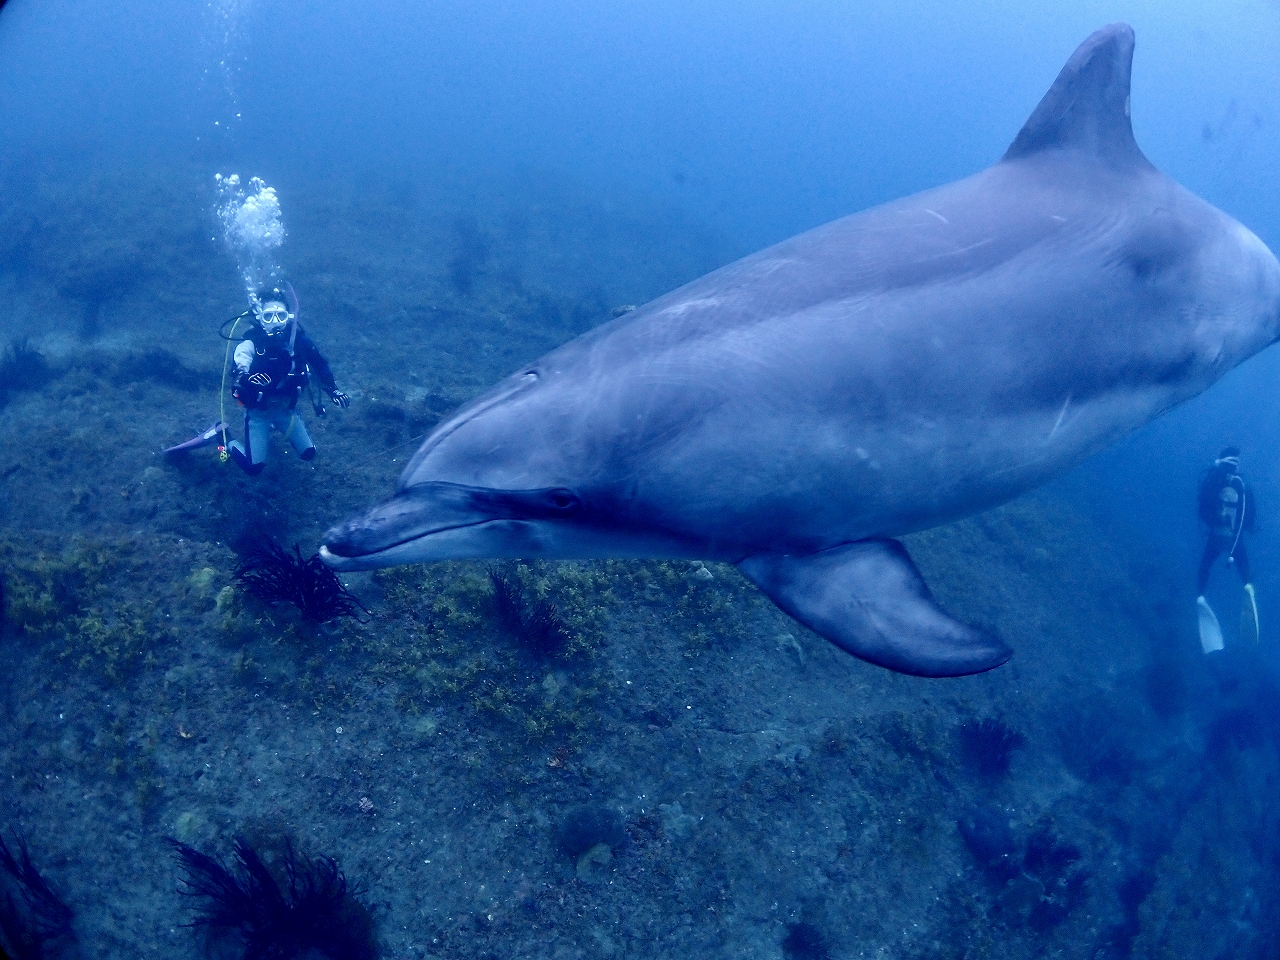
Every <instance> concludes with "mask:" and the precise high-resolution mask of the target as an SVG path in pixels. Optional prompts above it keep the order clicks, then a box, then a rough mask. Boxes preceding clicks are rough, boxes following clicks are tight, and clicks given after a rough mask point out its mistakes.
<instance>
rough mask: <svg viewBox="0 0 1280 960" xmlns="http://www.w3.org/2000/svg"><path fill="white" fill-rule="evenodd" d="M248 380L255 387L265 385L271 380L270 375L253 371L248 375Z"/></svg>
mask: <svg viewBox="0 0 1280 960" xmlns="http://www.w3.org/2000/svg"><path fill="white" fill-rule="evenodd" d="M248 380H249V382H250V383H252V384H253V385H254V386H255V387H265V386H266V385H267V384H269V383H270V382H271V377H269V376H268V375H267V374H265V373H254V374H250V375H249V377H248Z"/></svg>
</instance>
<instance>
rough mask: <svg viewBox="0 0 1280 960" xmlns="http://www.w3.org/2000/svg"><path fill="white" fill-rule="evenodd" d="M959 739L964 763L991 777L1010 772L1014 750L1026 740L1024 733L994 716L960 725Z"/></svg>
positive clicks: (981, 774) (982, 774) (1020, 746)
mask: <svg viewBox="0 0 1280 960" xmlns="http://www.w3.org/2000/svg"><path fill="white" fill-rule="evenodd" d="M956 738H957V739H958V740H959V742H960V753H961V756H962V757H963V758H964V763H965V766H966V767H968V768H969V769H970V770H972V771H973V772H974V773H977V774H978V775H979V776H981V777H984V778H986V779H989V780H995V779H998V778H1000V777H1003V776H1005V775H1006V774H1008V772H1009V765H1010V764H1011V763H1012V762H1013V754H1014V751H1016V750H1019V749H1021V748H1022V747H1023V746H1025V745H1026V742H1027V738H1026V737H1024V736H1023V735H1022V734H1021V733H1019V732H1018V731H1017V730H1014V729H1012V728H1011V727H1009V726H1008V725H1007V724H1005V723H1004V722H1003V721H1002V720H998V719H996V718H995V717H983V718H982V719H981V720H969V721H966V722H965V723H962V724H960V727H959V729H958V730H957V731H956Z"/></svg>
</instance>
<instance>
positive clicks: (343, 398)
mask: <svg viewBox="0 0 1280 960" xmlns="http://www.w3.org/2000/svg"><path fill="white" fill-rule="evenodd" d="M329 396H330V397H332V398H333V402H334V403H336V404H337V405H338V406H340V407H341V408H342V409H343V410H345V409H347V407H349V406H351V398H350V397H348V396H347V395H346V394H345V393H343V392H342V391H341V390H338V389H337V388H335V389H334V390H332V391H331V392H330V393H329Z"/></svg>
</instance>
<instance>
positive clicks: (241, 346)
mask: <svg viewBox="0 0 1280 960" xmlns="http://www.w3.org/2000/svg"><path fill="white" fill-rule="evenodd" d="M232 359H233V360H234V361H235V365H236V372H237V373H240V374H244V373H248V372H249V368H250V367H252V366H253V341H252V340H241V341H240V342H239V343H238V344H236V352H235V353H234V354H232Z"/></svg>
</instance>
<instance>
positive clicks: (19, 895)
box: [0, 837, 74, 960]
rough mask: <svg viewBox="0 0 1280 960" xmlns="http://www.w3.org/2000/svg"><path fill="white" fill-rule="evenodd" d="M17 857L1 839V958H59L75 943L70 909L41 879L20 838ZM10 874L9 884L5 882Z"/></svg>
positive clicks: (16, 959) (23, 959)
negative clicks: (67, 947)
mask: <svg viewBox="0 0 1280 960" xmlns="http://www.w3.org/2000/svg"><path fill="white" fill-rule="evenodd" d="M17 847H18V849H17V853H16V855H15V853H14V852H13V851H12V850H10V849H9V847H8V845H7V844H6V843H5V842H4V838H3V837H0V871H2V873H0V956H3V957H8V958H12V960H40V958H45V957H54V956H57V955H58V952H59V948H60V947H61V946H64V945H66V944H68V943H69V942H70V941H71V940H73V939H74V936H73V934H72V931H71V919H72V916H73V914H72V912H71V908H70V907H68V906H67V905H66V904H65V903H64V902H63V901H62V899H61V898H60V897H59V896H58V895H57V893H55V892H54V890H53V888H52V887H50V886H49V883H48V881H46V880H45V879H44V877H42V876H40V871H39V870H37V869H36V867H35V864H33V863H32V862H31V854H30V853H29V852H28V850H27V845H26V842H25V841H23V840H22V838H21V837H19V838H18V843H17ZM3 874H8V877H9V880H8V882H7V883H6V882H3Z"/></svg>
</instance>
